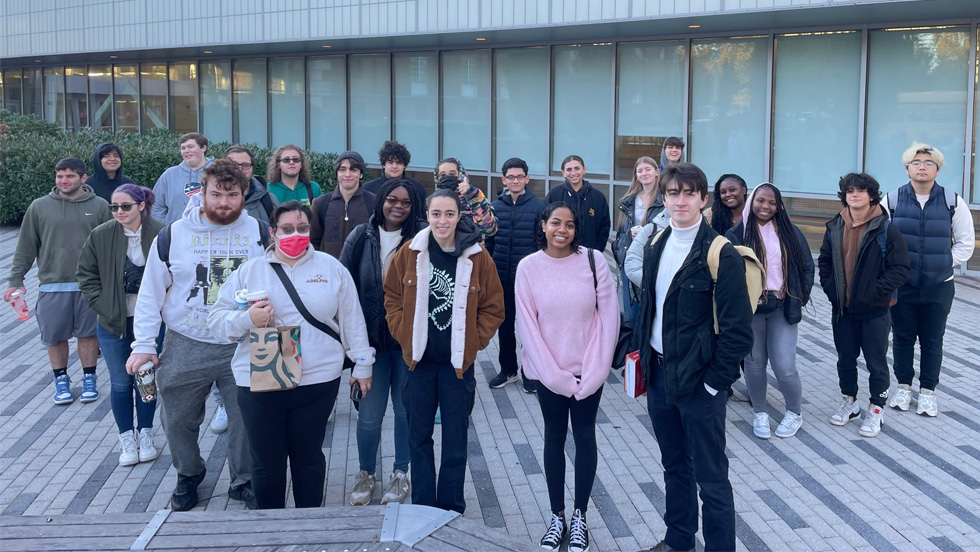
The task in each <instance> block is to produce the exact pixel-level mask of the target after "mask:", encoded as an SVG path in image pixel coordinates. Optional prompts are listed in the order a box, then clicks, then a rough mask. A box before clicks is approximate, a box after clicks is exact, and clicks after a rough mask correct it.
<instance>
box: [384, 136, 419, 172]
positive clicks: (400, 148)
mask: <svg viewBox="0 0 980 552" xmlns="http://www.w3.org/2000/svg"><path fill="white" fill-rule="evenodd" d="M378 161H380V162H381V164H382V165H384V164H385V163H387V162H388V161H398V162H399V163H401V164H402V165H405V166H406V167H407V166H408V164H409V162H411V161H412V154H411V153H410V152H409V151H408V148H406V147H405V145H404V144H399V143H398V142H396V141H394V140H388V141H386V142H385V143H384V145H383V146H381V149H380V150H378Z"/></svg>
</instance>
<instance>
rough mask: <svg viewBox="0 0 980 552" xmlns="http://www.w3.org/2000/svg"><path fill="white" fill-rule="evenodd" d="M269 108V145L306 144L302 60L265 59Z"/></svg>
mask: <svg viewBox="0 0 980 552" xmlns="http://www.w3.org/2000/svg"><path fill="white" fill-rule="evenodd" d="M269 109H270V110H271V115H272V143H273V144H276V145H278V144H305V143H306V83H305V81H304V79H303V58H273V59H271V60H269Z"/></svg>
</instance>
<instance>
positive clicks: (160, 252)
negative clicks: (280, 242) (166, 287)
mask: <svg viewBox="0 0 980 552" xmlns="http://www.w3.org/2000/svg"><path fill="white" fill-rule="evenodd" d="M252 220H255V219H252ZM174 222H177V221H174ZM255 222H256V224H258V225H259V245H261V246H262V248H263V249H265V248H266V247H269V232H268V231H266V229H265V228H264V227H263V225H262V221H259V220H256V221H255ZM171 226H173V222H171V223H170V224H168V225H166V226H164V227H163V230H161V231H160V235H159V236H157V256H158V257H160V260H161V261H163V263H164V264H165V265H167V269H168V270H169V269H170V239H171V235H170V227H171Z"/></svg>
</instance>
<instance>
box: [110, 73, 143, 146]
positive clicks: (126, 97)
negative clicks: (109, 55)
mask: <svg viewBox="0 0 980 552" xmlns="http://www.w3.org/2000/svg"><path fill="white" fill-rule="evenodd" d="M113 77H114V78H113V88H114V92H115V94H114V97H115V102H116V131H118V132H139V131H140V119H139V103H138V102H139V82H138V81H137V80H136V66H135V65H116V66H115V67H113Z"/></svg>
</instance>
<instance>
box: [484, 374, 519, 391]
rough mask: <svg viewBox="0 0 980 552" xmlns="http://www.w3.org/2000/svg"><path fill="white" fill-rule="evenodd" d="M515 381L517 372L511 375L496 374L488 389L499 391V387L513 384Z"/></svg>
mask: <svg viewBox="0 0 980 552" xmlns="http://www.w3.org/2000/svg"><path fill="white" fill-rule="evenodd" d="M515 381H517V372H514V373H513V374H505V373H503V372H501V373H499V374H497V375H496V377H494V378H493V379H492V380H490V388H491V389H500V388H501V387H503V386H505V385H507V384H508V383H514V382H515Z"/></svg>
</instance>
